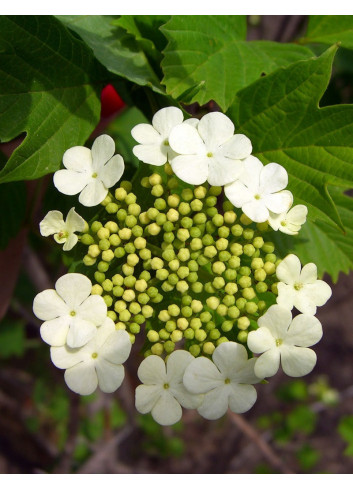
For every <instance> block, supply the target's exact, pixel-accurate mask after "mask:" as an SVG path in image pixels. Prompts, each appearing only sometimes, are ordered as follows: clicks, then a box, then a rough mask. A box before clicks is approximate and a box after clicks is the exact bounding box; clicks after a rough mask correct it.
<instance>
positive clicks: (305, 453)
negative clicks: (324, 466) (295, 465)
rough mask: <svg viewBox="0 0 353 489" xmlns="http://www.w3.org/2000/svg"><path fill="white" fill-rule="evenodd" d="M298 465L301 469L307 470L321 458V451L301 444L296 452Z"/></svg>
mask: <svg viewBox="0 0 353 489" xmlns="http://www.w3.org/2000/svg"><path fill="white" fill-rule="evenodd" d="M296 456H297V459H298V462H299V465H300V467H301V469H302V470H304V471H308V470H311V469H313V468H314V467H315V465H316V464H317V463H318V461H319V460H320V458H321V453H320V452H319V451H318V450H315V448H312V447H311V446H310V445H308V444H305V445H303V446H302V447H301V448H300V449H299V450H298V451H297V453H296Z"/></svg>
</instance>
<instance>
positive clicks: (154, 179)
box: [148, 173, 162, 186]
mask: <svg viewBox="0 0 353 489" xmlns="http://www.w3.org/2000/svg"><path fill="white" fill-rule="evenodd" d="M148 181H149V183H150V185H151V186H153V185H160V184H161V183H162V177H161V175H159V173H152V175H150V176H149V178H148Z"/></svg>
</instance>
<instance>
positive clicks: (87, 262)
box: [82, 255, 97, 267]
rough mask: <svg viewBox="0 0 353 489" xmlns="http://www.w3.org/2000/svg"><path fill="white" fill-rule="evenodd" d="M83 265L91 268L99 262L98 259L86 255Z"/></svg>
mask: <svg viewBox="0 0 353 489" xmlns="http://www.w3.org/2000/svg"><path fill="white" fill-rule="evenodd" d="M82 261H83V263H84V264H85V265H86V267H91V266H92V265H94V264H95V263H96V261H97V259H96V258H92V257H91V256H89V255H85V256H84V257H83V260H82Z"/></svg>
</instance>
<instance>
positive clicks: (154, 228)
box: [147, 222, 161, 236]
mask: <svg viewBox="0 0 353 489" xmlns="http://www.w3.org/2000/svg"><path fill="white" fill-rule="evenodd" d="M147 230H148V232H149V233H150V235H151V236H157V234H159V233H160V231H161V227H160V226H158V224H157V223H155V222H152V223H151V224H149V225H148V226H147Z"/></svg>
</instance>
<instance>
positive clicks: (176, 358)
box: [167, 350, 194, 385]
mask: <svg viewBox="0 0 353 489" xmlns="http://www.w3.org/2000/svg"><path fill="white" fill-rule="evenodd" d="M193 360H194V357H193V355H191V353H189V352H188V351H185V350H176V351H174V352H173V353H172V354H171V355H170V356H169V358H168V361H167V383H168V384H170V385H173V384H180V382H182V381H183V377H184V372H185V369H186V367H187V366H188V365H189V364H190V363H191V362H192V361H193Z"/></svg>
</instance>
